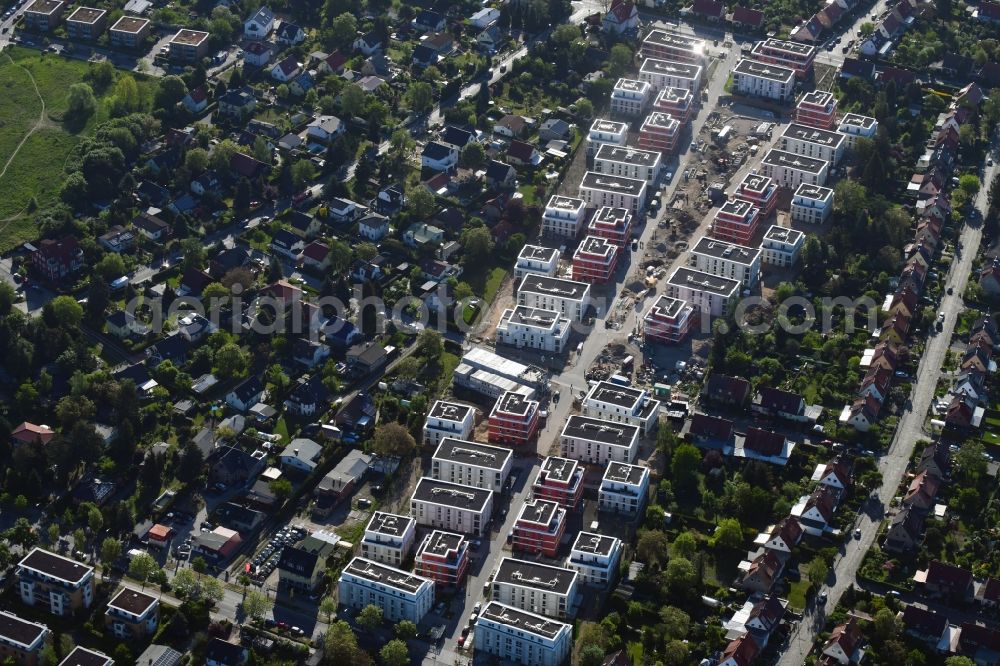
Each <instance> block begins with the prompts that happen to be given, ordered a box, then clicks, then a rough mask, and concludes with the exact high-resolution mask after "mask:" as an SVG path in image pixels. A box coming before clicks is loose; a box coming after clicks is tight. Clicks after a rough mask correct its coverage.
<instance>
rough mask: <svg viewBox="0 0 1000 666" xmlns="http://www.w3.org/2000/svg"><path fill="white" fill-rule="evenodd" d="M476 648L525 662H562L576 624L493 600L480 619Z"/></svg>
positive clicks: (533, 665) (528, 665)
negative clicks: (572, 625) (569, 623)
mask: <svg viewBox="0 0 1000 666" xmlns="http://www.w3.org/2000/svg"><path fill="white" fill-rule="evenodd" d="M474 644H475V649H476V650H481V651H483V652H486V653H487V654H492V655H495V656H497V657H499V658H500V659H504V660H509V661H512V662H514V663H518V664H524V666H561V664H563V663H565V662H566V659H567V658H568V657H569V653H570V650H571V649H572V644H573V628H572V627H571V626H570V625H568V624H565V623H563V622H557V621H555V620H552V619H550V618H547V617H542V616H540V615H536V614H534V613H529V612H526V611H523V610H520V609H517V608H514V607H512V606H507V605H504V604H501V603H497V602H496V601H491V602H489V603H488V604H486V607H485V608H483V612H482V613H481V614H480V616H479V620H478V621H477V622H476V630H475V641H474Z"/></svg>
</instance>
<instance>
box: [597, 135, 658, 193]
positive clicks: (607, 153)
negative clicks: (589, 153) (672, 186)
mask: <svg viewBox="0 0 1000 666" xmlns="http://www.w3.org/2000/svg"><path fill="white" fill-rule="evenodd" d="M662 167H663V155H662V154H661V153H660V152H659V151H650V150H642V149H641V148H630V147H628V146H614V145H611V144H605V145H603V146H601V147H600V149H599V150H598V151H597V155H595V156H594V171H596V172H597V173H603V174H609V175H612V176H622V177H624V178H634V179H636V180H644V181H646V182H647V183H648V184H649V185H650V186H653V185H655V184H656V181H657V179H658V178H659V177H660V169H661V168H662Z"/></svg>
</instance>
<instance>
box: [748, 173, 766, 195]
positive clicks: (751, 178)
mask: <svg viewBox="0 0 1000 666" xmlns="http://www.w3.org/2000/svg"><path fill="white" fill-rule="evenodd" d="M773 186H774V181H773V180H772V179H771V178H770V177H769V176H765V175H763V174H759V173H748V174H747V175H746V176H744V177H743V182H741V183H740V187H741V188H742V189H744V190H748V191H750V192H753V193H754V194H764V192H765V191H766V190H767V189H768V188H769V187H773Z"/></svg>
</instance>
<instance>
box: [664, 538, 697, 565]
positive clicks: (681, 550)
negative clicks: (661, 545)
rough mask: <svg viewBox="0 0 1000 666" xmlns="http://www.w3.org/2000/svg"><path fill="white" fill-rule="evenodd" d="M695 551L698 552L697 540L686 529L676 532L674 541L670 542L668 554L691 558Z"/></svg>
mask: <svg viewBox="0 0 1000 666" xmlns="http://www.w3.org/2000/svg"><path fill="white" fill-rule="evenodd" d="M696 552H698V542H697V541H696V540H695V538H694V535H693V534H691V533H690V532H688V531H684V532H681V533H680V534H678V535H677V538H676V539H674V542H673V543H672V544H670V554H671V555H673V556H674V557H683V558H686V559H691V558H692V557H694V554H695V553H696Z"/></svg>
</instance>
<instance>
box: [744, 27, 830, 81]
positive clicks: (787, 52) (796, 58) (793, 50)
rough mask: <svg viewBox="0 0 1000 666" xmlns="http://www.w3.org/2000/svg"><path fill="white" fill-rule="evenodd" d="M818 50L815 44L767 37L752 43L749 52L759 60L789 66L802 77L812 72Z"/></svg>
mask: <svg viewBox="0 0 1000 666" xmlns="http://www.w3.org/2000/svg"><path fill="white" fill-rule="evenodd" d="M818 52H819V51H818V49H817V48H816V47H815V46H810V45H809V44H803V43H802V42H792V41H788V40H785V39H775V38H773V37H769V38H767V39H765V40H763V41H760V42H757V43H756V44H754V47H753V49H752V50H751V51H750V54H751V57H752V58H753V59H754V60H759V61H760V62H766V63H770V64H772V65H780V66H782V67H790V68H792V69H794V70H795V72H796V74H797V76H798V78H800V79H803V78H806V77H807V76H809V75H810V74H811V73H812V69H813V61H814V60H815V59H816V54H817V53H818Z"/></svg>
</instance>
